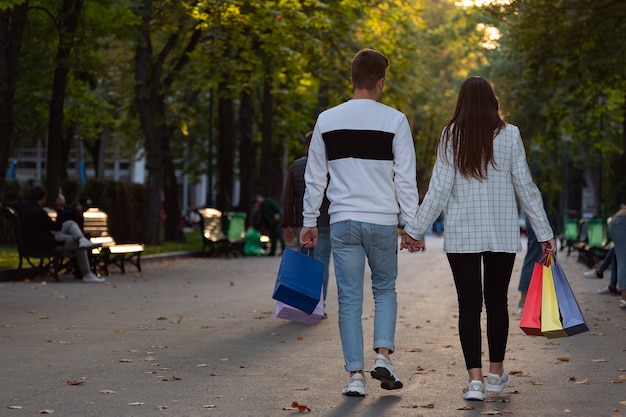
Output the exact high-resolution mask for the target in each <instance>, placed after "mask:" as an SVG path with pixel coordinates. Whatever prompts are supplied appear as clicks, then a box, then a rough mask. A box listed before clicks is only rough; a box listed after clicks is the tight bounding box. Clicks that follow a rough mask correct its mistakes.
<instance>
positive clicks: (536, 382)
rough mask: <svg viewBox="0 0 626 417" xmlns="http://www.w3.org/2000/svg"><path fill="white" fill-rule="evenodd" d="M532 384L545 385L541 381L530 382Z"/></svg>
mask: <svg viewBox="0 0 626 417" xmlns="http://www.w3.org/2000/svg"><path fill="white" fill-rule="evenodd" d="M530 383H531V384H532V385H543V382H539V381H530Z"/></svg>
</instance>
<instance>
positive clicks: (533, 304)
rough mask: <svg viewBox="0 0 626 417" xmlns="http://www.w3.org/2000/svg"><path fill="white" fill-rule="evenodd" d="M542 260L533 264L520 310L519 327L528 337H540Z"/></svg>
mask: <svg viewBox="0 0 626 417" xmlns="http://www.w3.org/2000/svg"><path fill="white" fill-rule="evenodd" d="M543 259H544V258H542V260H540V262H538V263H535V266H534V268H533V274H532V275H531V277H530V285H529V286H528V291H527V292H526V301H524V308H523V309H522V318H521V320H520V322H519V327H520V328H521V329H522V330H523V331H524V333H526V334H527V335H530V336H542V334H541V287H542V285H543V279H542V277H543V267H544V266H543V264H542V263H541V262H543Z"/></svg>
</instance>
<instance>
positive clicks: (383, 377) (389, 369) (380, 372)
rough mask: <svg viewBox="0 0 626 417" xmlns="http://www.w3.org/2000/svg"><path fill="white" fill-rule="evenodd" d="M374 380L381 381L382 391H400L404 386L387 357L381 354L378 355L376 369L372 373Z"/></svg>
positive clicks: (375, 363) (375, 362)
mask: <svg viewBox="0 0 626 417" xmlns="http://www.w3.org/2000/svg"><path fill="white" fill-rule="evenodd" d="M370 374H371V375H372V378H374V379H377V380H379V381H380V387H381V388H382V389H400V388H402V386H403V384H402V381H401V380H400V378H399V377H398V375H396V373H395V371H394V370H393V365H391V362H389V360H388V359H387V358H385V356H383V355H381V354H380V353H379V354H377V355H376V360H375V361H374V367H373V368H372V370H371V371H370Z"/></svg>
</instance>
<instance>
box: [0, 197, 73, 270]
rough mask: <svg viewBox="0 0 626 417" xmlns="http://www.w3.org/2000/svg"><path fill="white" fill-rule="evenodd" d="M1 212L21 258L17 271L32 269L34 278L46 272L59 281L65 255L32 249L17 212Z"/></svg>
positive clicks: (51, 250)
mask: <svg viewBox="0 0 626 417" xmlns="http://www.w3.org/2000/svg"><path fill="white" fill-rule="evenodd" d="M1 211H2V218H3V223H4V226H5V229H6V230H11V231H12V232H13V234H14V236H15V242H16V244H17V253H18V257H19V261H18V266H17V269H18V270H22V269H25V268H28V267H30V268H32V269H33V271H34V276H37V275H39V273H41V272H45V273H48V274H50V275H52V276H53V277H54V279H55V280H56V281H58V280H59V273H60V271H61V270H62V269H63V265H64V262H63V258H64V257H65V255H64V254H63V253H61V252H59V251H57V250H56V249H47V250H35V249H31V248H30V247H29V246H28V244H27V242H26V240H25V239H24V235H23V234H22V226H21V224H20V216H19V214H18V213H17V211H16V210H15V209H13V208H11V207H2V210H1Z"/></svg>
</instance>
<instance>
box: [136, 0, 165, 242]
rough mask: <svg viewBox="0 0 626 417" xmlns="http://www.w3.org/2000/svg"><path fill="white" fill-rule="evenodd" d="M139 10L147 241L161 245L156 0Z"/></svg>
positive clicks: (138, 97) (138, 91)
mask: <svg viewBox="0 0 626 417" xmlns="http://www.w3.org/2000/svg"><path fill="white" fill-rule="evenodd" d="M139 13H140V15H141V25H140V26H139V35H140V39H139V42H138V44H137V49H136V51H135V81H136V83H137V84H136V86H135V96H136V100H137V111H138V114H139V121H140V123H141V128H142V131H143V134H144V138H145V141H146V154H147V155H146V167H147V170H148V184H147V187H146V193H147V195H146V199H145V201H146V207H145V208H144V215H145V216H144V221H145V229H144V232H145V237H144V243H146V244H148V245H158V244H160V242H161V238H160V233H159V229H160V223H161V222H160V219H161V190H162V189H163V165H162V162H163V152H162V149H161V146H160V143H159V140H158V135H157V126H156V123H155V117H154V108H153V100H154V96H155V92H157V91H158V88H157V87H156V86H155V85H154V84H155V83H157V81H156V80H154V79H152V73H151V72H150V68H151V65H150V56H151V54H152V44H151V41H150V19H151V14H152V1H151V0H144V1H143V2H142V3H141V5H140V7H139Z"/></svg>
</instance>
